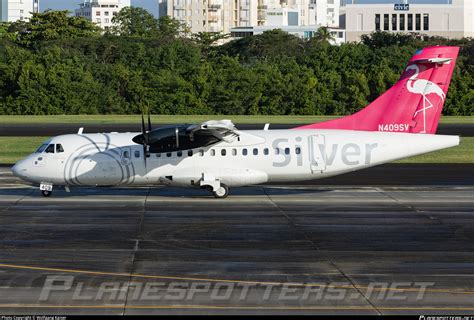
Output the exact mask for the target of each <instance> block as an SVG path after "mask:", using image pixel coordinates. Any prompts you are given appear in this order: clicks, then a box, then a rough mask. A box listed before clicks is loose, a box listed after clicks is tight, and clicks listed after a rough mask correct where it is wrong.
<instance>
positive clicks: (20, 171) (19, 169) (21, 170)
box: [11, 160, 27, 179]
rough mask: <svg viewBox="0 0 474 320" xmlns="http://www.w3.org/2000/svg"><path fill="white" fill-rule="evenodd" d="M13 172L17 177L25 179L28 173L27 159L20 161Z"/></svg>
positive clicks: (13, 168)
mask: <svg viewBox="0 0 474 320" xmlns="http://www.w3.org/2000/svg"><path fill="white" fill-rule="evenodd" d="M11 170H12V173H13V175H14V176H15V177H18V178H22V179H24V178H25V176H26V173H27V169H26V166H25V160H21V161H18V162H17V163H16V164H15V165H14V166H13V167H12V168H11Z"/></svg>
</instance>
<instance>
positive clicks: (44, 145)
mask: <svg viewBox="0 0 474 320" xmlns="http://www.w3.org/2000/svg"><path fill="white" fill-rule="evenodd" d="M47 147H48V145H47V144H42V145H41V146H40V147H39V148H38V150H36V151H35V153H42V152H43V151H44V149H46V148H47Z"/></svg>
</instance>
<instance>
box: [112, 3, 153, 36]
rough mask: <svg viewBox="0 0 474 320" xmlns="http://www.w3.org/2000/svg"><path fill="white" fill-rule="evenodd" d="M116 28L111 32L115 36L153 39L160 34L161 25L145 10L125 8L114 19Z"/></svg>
mask: <svg viewBox="0 0 474 320" xmlns="http://www.w3.org/2000/svg"><path fill="white" fill-rule="evenodd" d="M112 23H113V24H114V26H113V27H112V28H111V29H110V32H111V33H112V34H115V35H121V36H128V37H140V38H152V37H156V36H157V35H158V32H159V24H158V21H157V20H156V19H155V17H154V16H153V15H152V14H151V13H149V12H148V11H146V10H145V9H143V8H139V7H125V8H123V9H122V10H120V12H118V13H117V14H116V15H115V16H114V17H113V18H112Z"/></svg>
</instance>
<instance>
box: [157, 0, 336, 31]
mask: <svg viewBox="0 0 474 320" xmlns="http://www.w3.org/2000/svg"><path fill="white" fill-rule="evenodd" d="M158 4H159V15H160V16H164V15H168V16H170V17H172V18H175V19H177V20H179V21H181V22H183V23H186V24H187V25H188V27H189V28H190V29H191V32H193V33H197V32H205V31H207V32H223V33H229V31H230V29H231V28H234V27H250V26H271V25H275V26H280V25H290V26H294V25H299V26H318V25H319V26H329V27H338V26H339V0H158Z"/></svg>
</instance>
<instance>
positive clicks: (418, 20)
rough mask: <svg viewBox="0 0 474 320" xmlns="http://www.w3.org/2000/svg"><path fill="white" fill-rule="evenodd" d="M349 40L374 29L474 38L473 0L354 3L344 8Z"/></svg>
mask: <svg viewBox="0 0 474 320" xmlns="http://www.w3.org/2000/svg"><path fill="white" fill-rule="evenodd" d="M343 10H344V12H345V27H346V34H347V36H346V37H347V41H360V39H361V36H362V35H366V34H370V33H372V32H374V31H386V32H402V33H414V34H420V35H421V34H423V35H428V36H440V37H445V38H449V39H453V38H463V37H474V1H473V0H449V1H446V2H444V3H440V2H436V3H435V2H433V3H410V2H409V1H407V0H404V1H401V2H400V3H395V4H393V3H392V4H387V3H357V2H356V3H351V4H347V5H346V6H345V7H344V8H343Z"/></svg>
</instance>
